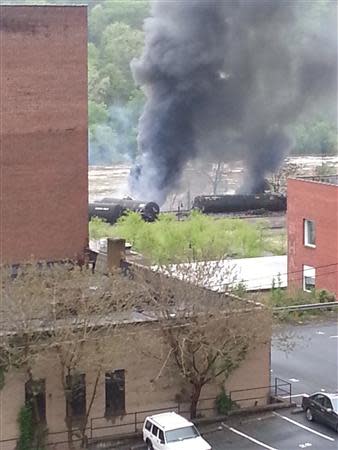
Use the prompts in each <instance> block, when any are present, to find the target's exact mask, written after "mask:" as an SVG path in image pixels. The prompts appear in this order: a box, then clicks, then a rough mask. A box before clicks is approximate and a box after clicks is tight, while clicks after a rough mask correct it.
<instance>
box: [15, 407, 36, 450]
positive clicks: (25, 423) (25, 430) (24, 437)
mask: <svg viewBox="0 0 338 450" xmlns="http://www.w3.org/2000/svg"><path fill="white" fill-rule="evenodd" d="M18 426H19V440H18V445H17V450H31V449H32V444H33V439H34V426H33V417H32V410H31V407H30V406H28V405H24V406H22V407H21V409H20V411H19V415H18Z"/></svg>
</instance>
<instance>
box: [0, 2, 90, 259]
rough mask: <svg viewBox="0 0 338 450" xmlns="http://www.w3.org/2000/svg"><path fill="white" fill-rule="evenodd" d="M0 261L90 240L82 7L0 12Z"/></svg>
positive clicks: (76, 247) (79, 246)
mask: <svg viewBox="0 0 338 450" xmlns="http://www.w3.org/2000/svg"><path fill="white" fill-rule="evenodd" d="M0 45H1V71H0V77H1V78H0V83H1V90H0V95H1V98H0V102H1V108H0V121H1V122H0V124H1V126H0V145H1V152H0V158H1V160H0V168H1V172H0V177H1V178H0V187H1V195H0V245H1V247H0V260H1V262H2V263H4V262H5V263H16V262H24V261H27V260H29V259H32V258H33V259H39V260H40V259H42V260H58V259H63V258H73V257H76V256H78V255H81V254H83V251H84V248H85V246H86V244H87V240H88V225H87V224H88V220H87V209H88V198H87V197H88V194H87V192H88V181H87V178H88V177H87V147H88V144H87V139H88V138H87V133H88V131H87V130H88V123H87V122H88V121H87V10H86V7H59V6H58V7H52V6H51V7H49V6H40V7H37V6H28V7H22V6H1V19H0Z"/></svg>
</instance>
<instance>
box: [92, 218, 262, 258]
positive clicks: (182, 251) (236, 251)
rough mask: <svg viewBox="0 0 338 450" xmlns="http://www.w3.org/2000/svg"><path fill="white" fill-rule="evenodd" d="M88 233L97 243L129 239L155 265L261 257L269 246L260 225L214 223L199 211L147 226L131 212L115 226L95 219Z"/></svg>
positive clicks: (241, 221)
mask: <svg viewBox="0 0 338 450" xmlns="http://www.w3.org/2000/svg"><path fill="white" fill-rule="evenodd" d="M89 230H90V236H91V238H94V239H99V238H102V237H111V236H116V237H121V238H124V239H126V240H127V241H128V242H130V243H131V244H132V245H133V247H134V249H135V250H136V251H139V252H140V253H142V254H143V255H144V256H146V257H147V258H149V260H151V262H152V263H154V264H166V263H175V262H188V261H202V260H219V259H224V258H227V257H237V258H246V257H254V256H261V255H263V254H264V251H265V245H266V242H265V240H264V236H263V232H262V230H263V225H261V224H256V225H254V224H251V223H248V222H246V221H244V220H240V219H229V218H222V219H215V218H212V217H208V216H206V215H204V214H202V213H199V212H196V211H193V212H192V213H191V214H190V216H189V217H188V218H187V219H186V220H184V221H177V220H176V217H175V216H174V215H170V214H160V216H159V218H158V220H157V221H156V222H153V223H147V222H144V221H143V220H142V219H141V217H140V215H139V214H137V213H134V212H131V213H129V214H126V215H125V216H123V217H121V218H120V219H119V220H118V222H117V223H116V225H114V226H110V225H109V224H107V223H105V222H103V221H102V220H98V219H93V220H92V221H91V222H90V225H89Z"/></svg>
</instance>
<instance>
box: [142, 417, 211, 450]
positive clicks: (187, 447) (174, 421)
mask: <svg viewBox="0 0 338 450" xmlns="http://www.w3.org/2000/svg"><path fill="white" fill-rule="evenodd" d="M143 440H144V442H145V443H146V444H147V448H148V450H211V446H210V445H209V444H208V443H207V441H205V440H204V439H203V438H202V437H201V435H200V434H199V432H198V430H197V429H196V427H195V425H194V424H193V423H191V422H189V421H188V420H187V419H185V418H184V417H182V416H180V415H178V414H176V413H175V412H166V413H162V414H156V415H154V416H151V417H147V418H146V420H145V422H144V425H143Z"/></svg>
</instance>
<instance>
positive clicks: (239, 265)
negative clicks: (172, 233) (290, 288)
mask: <svg viewBox="0 0 338 450" xmlns="http://www.w3.org/2000/svg"><path fill="white" fill-rule="evenodd" d="M167 267H168V273H169V274H170V275H171V276H173V277H174V278H178V279H180V280H185V281H188V282H192V283H195V284H197V285H199V286H201V287H204V288H207V289H210V290H212V291H216V292H226V291H227V289H228V288H229V287H236V286H237V285H239V284H243V285H244V286H245V288H246V290H247V291H261V290H268V289H271V288H272V285H273V283H274V284H275V286H276V287H281V288H285V287H287V256H286V255H282V256H262V257H258V258H242V259H226V260H222V261H203V262H193V263H183V264H172V265H170V266H167Z"/></svg>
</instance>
